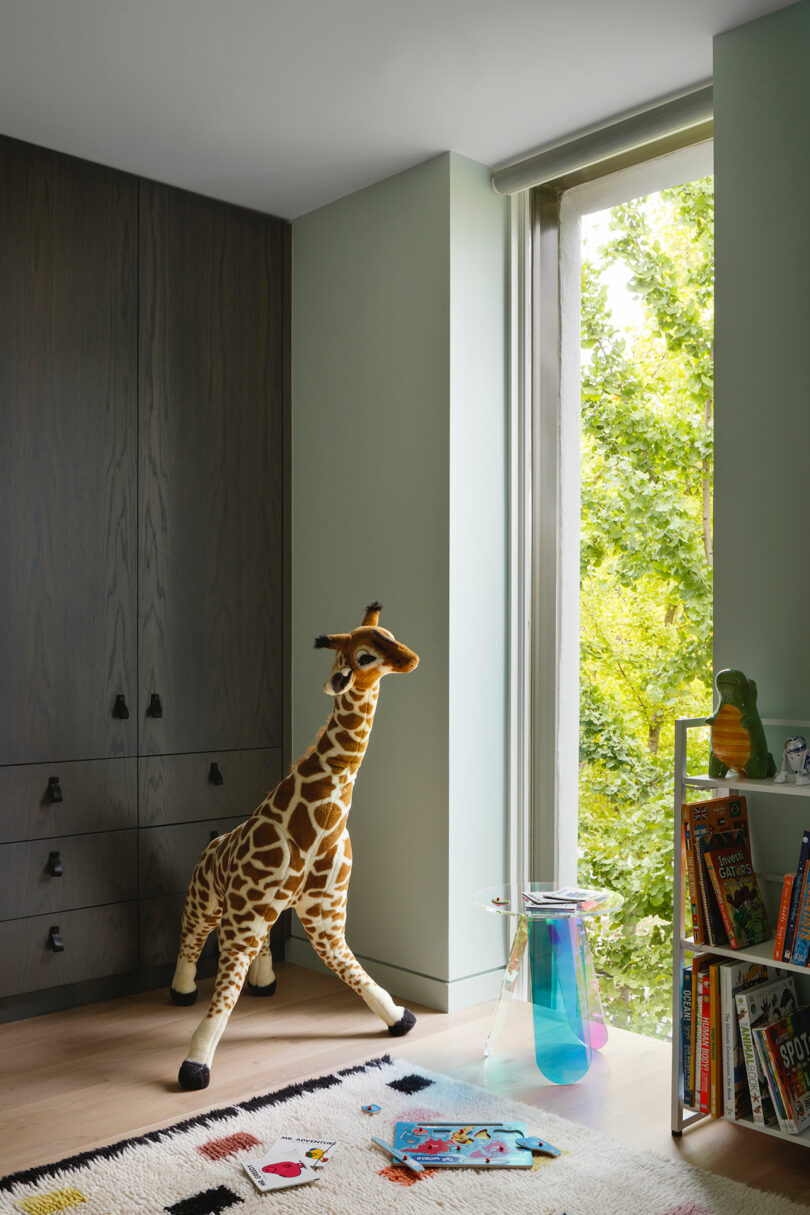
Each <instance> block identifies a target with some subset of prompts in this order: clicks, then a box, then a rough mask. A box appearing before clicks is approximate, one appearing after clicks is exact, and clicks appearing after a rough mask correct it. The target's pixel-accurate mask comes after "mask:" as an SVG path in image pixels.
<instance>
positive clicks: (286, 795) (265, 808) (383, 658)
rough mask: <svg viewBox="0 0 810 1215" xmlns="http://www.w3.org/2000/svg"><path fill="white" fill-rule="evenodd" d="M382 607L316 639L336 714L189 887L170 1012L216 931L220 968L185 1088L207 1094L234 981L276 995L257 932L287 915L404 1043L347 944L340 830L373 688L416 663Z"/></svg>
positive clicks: (395, 1014)
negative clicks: (346, 629)
mask: <svg viewBox="0 0 810 1215" xmlns="http://www.w3.org/2000/svg"><path fill="white" fill-rule="evenodd" d="M380 611H381V605H380V604H379V603H372V604H371V605H370V607H368V608H366V613H365V616H364V617H363V623H362V624H361V625H360V627H359V628H356V629H354V630H353V631H352V632H351V633H333V634H331V635H330V636H327V635H326V634H321V635H320V636H319V637H316V638H315V646H316V648H318V649H321V648H326V649H331V650H334V651H335V662H334V665H333V667H332V671H331V673H330V675H329V678H328V679H327V681H326V683H325V685H324V691H325V692H327V693H328V694H329V695H330V696H334V698H335V707H334V709H333V711H332V714H331V716H330V718H329V721H328V722H327V724H326V726H325V727H324V729H323V730H322V731H321V733H320V734H319V735H318V737H317V738H316V740H315V743H314V744H313V746H312V747H310V749H309V751H307V753H306V754H305V755H304V756H302V758H301V759H300V760H299V761H298V763H297V764H296V765H295V766H294V767H293V768H292V769H291V770H290V772H289V774H288V775H287V776H285V777H284V779H283V780H282V781H280V783H279V784H278V785H276V787H275V789H274V790H273V791H272V793H268V795H267V797H266V798H265V799H264V801H263V802H262V804H261V805H260V806H259V807H258V809H256V810H255V811H254V813H253V814H252V815H251V816H250V818H249V819H247V820H246V822H244V823H242V824H240V826H238V827H235V828H234V830H233V831H229V832H228V833H227V835H220V836H217V837H216V838H215V839H213V840H211V842H210V843H209V844H208V845H207V846H206V848H205V849H204V850H203V853H202V855H201V856H200V859H199V861H198V863H197V867H196V869H195V870H194V873H193V875H192V878H191V882H190V883H189V888H188V893H187V894H186V902H185V906H184V909H183V925H182V932H181V938H180V952H179V954H178V958H177V967H176V969H175V972H174V978H173V979H172V986H171V997H172V999H173V1000H174V1002H175V1003H176V1004H193V1003H194V1001H195V999H196V998H197V988H196V986H195V975H196V971H197V960H198V958H199V956H200V951H201V950H202V947H203V944H204V943H205V939H206V937H207V936H208V934H209V932H211V930H212V929H214V928H218V938H219V967H218V970H217V977H216V981H215V984H214V991H213V995H212V997H211V1003H210V1004H209V1006H208V1011H207V1012H206V1014H205V1017H204V1018H203V1020H202V1021H201V1022H200V1024H199V1025H198V1026H197V1029H196V1031H195V1033H194V1035H193V1037H192V1039H191V1046H190V1048H189V1053H188V1056H187V1058H186V1059H185V1060H184V1062H183V1064H182V1066H181V1068H180V1076H179V1079H180V1084H181V1086H182V1087H183V1088H185V1089H201V1088H206V1087H207V1085H208V1082H209V1080H210V1078H211V1072H210V1068H211V1061H212V1059H213V1057H214V1051H215V1050H216V1046H217V1043H218V1042H219V1039H220V1038H221V1037H222V1034H223V1032H224V1030H225V1026H226V1025H227V1024H228V1018H229V1016H230V1014H231V1011H232V1009H233V1006H234V1004H235V1003H236V1001H237V999H238V997H239V992H240V990H241V988H242V984H243V982H244V980H245V976H246V975H247V977H248V989H249V991H251V992H252V993H253V994H255V995H262V996H271V995H272V994H273V992H274V991H275V989H276V980H275V976H274V974H273V960H272V957H271V955H270V946H269V940H268V933H269V929H270V926H271V925H272V924H273V923H274V922H275V920H276V919H277V918H278V916H279V915H280V913H281V912H282V911H284V910H285V908H287V907H294V908H295V910H296V912H297V913H298V917H299V919H300V921H301V923H302V924H303V926H304V928H305V930H306V933H307V935H308V936H309V939H310V941H311V942H312V944H313V946H314V948H315V951H316V952H317V953H318V955H319V956H320V957H321V958H322V959H323V961H324V962H326V964H327V965H328V966H329V967H331V969H332V970H333V971H334V972H335V974H336V975H337V976H338V977H339V978H341V979H342V980H343V981H344V983H347V984H348V985H349V987H351V988H353V989H354V990H355V991H356V992H358V993H359V995H361V996H362V998H363V1000H365V1002H366V1004H367V1005H368V1007H369V1008H370V1009H371V1011H372V1012H375V1013H376V1014H377V1016H378V1017H381V1018H382V1020H383V1021H384V1022H385V1024H386V1025H387V1026H388V1032H389V1034H393V1035H394V1036H395V1037H399V1036H401V1035H402V1034H407V1032H408V1030H409V1029H410V1028H411V1027H412V1026H413V1025H414V1023H415V1021H416V1018H415V1017H414V1015H413V1013H412V1012H410V1011H409V1010H408V1009H407V1008H399V1007H398V1006H397V1005H396V1004H395V1003H394V1001H393V1000H392V999H391V997H390V995H389V994H388V992H387V991H384V990H383V988H381V987H378V985H377V984H376V983H375V982H374V981H373V980H372V979H371V978H370V977H369V976H368V975H367V974H366V972H365V971H364V970H363V968H362V967H361V966H360V964H359V962H358V961H357V959H356V958H355V957H354V955H353V954H352V952H351V950H350V949H349V947H348V946H347V944H346V938H345V928H346V901H347V896H348V889H349V875H350V873H351V867H352V849H351V844H350V842H349V833H348V831H347V830H346V822H347V819H348V816H349V808H350V806H351V801H352V790H353V789H354V782H355V778H356V776H357V771H358V769H359V767H360V764H361V762H362V760H363V756H364V754H365V751H366V747H367V746H368V739H369V735H370V733H371V726H372V723H373V721H374V711H375V709H376V707H377V697H378V695H379V691H380V679H381V678H382V676H383V675H390V674H394V673H400V674H407V672H409V671H413V670H414V668H415V667H416V666H417V664H418V662H419V658H418V657H417V655H416V654H414V652H413V651H412V650H409V649H408V648H407V647H406V646H404V645H401V644H400V642H398V641H397V640H396V639H395V638H394V636H393V634H392V633H389V632H388V630H387V629H382V628H379V627H378V622H379V616H380Z"/></svg>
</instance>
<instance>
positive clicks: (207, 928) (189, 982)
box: [169, 871, 222, 1005]
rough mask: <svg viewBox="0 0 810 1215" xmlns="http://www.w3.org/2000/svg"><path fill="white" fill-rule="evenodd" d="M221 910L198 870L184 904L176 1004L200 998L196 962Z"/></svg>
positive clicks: (171, 992)
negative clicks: (198, 995) (198, 996)
mask: <svg viewBox="0 0 810 1215" xmlns="http://www.w3.org/2000/svg"><path fill="white" fill-rule="evenodd" d="M221 913H222V908H221V905H220V904H219V903H218V902H217V900H216V898H215V897H214V895H213V893H212V891H211V890H210V888H208V887H206V885H205V884H204V882H203V880H202V878H201V875H200V873H199V872H198V871H195V873H194V875H193V877H192V880H191V883H190V884H189V889H188V893H187V894H186V901H185V904H184V906H183V924H182V928H181V930H180V950H179V952H178V955H177V964H176V966H175V969H174V977H173V978H172V982H171V987H170V988H169V995H170V996H171V999H172V1001H173V1002H174V1003H175V1004H181V1005H189V1004H193V1003H194V1002H195V1000H196V999H197V983H196V978H197V962H198V961H199V957H200V954H201V952H202V947H203V945H204V944H205V942H206V940H207V939H208V935H209V933H210V932H212V931H213V929H215V928H216V926H217V924H218V923H219V919H220V915H221Z"/></svg>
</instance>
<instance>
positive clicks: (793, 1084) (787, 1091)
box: [761, 1005, 810, 1134]
mask: <svg viewBox="0 0 810 1215" xmlns="http://www.w3.org/2000/svg"><path fill="white" fill-rule="evenodd" d="M761 1036H762V1041H763V1045H766V1046H767V1048H768V1054H769V1057H770V1060H771V1063H772V1065H773V1070H774V1074H775V1076H776V1079H777V1082H778V1085H779V1088H780V1091H781V1093H782V1096H783V1099H784V1102H785V1105H786V1106H787V1107H788V1109H789V1111H790V1116H791V1119H792V1121H793V1125H794V1127H795V1130H792V1131H790V1133H791V1134H800V1133H801V1132H802V1131H803V1130H805V1128H806V1127H808V1126H810V1006H807V1005H805V1006H804V1007H802V1008H797V1009H796V1010H795V1011H794V1012H790V1013H788V1014H787V1015H786V1016H785V1017H783V1018H782V1019H781V1020H780V1021H776V1022H772V1023H771V1024H770V1025H768V1026H766V1027H765V1028H764V1030H763V1031H762V1034H761Z"/></svg>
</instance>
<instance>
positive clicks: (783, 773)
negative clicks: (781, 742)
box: [773, 734, 810, 785]
mask: <svg viewBox="0 0 810 1215" xmlns="http://www.w3.org/2000/svg"><path fill="white" fill-rule="evenodd" d="M788 769H790V771H791V772H794V773H795V775H796V784H797V785H810V752H808V750H807V740H806V739H805V738H802V736H801V734H794V735H793V737H792V738H786V739H785V749H784V751H783V752H782V767H781V768H780V769H779V771H778V772H777V774H776V776H775V777H774V778H773V779H774V783H775V784H777V785H784V784H785V782H786V781H787V776H788Z"/></svg>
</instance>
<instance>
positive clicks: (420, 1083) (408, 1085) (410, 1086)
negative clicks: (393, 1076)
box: [388, 1072, 433, 1096]
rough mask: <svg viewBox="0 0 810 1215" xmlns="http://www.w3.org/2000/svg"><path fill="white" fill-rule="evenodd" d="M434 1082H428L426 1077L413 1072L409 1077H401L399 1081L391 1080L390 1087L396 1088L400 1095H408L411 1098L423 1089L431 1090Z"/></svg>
mask: <svg viewBox="0 0 810 1215" xmlns="http://www.w3.org/2000/svg"><path fill="white" fill-rule="evenodd" d="M432 1083H433V1081H432V1080H427V1079H426V1078H425V1077H424V1076H417V1075H415V1074H414V1073H413V1072H412V1073H411V1074H410V1075H409V1076H400V1078H399V1079H398V1080H389V1081H388V1087H389V1088H395V1089H396V1090H397V1092H398V1093H407V1094H408V1095H409V1096H411V1095H412V1094H413V1093H421V1091H422V1089H423V1088H430V1086H431V1084H432Z"/></svg>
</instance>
